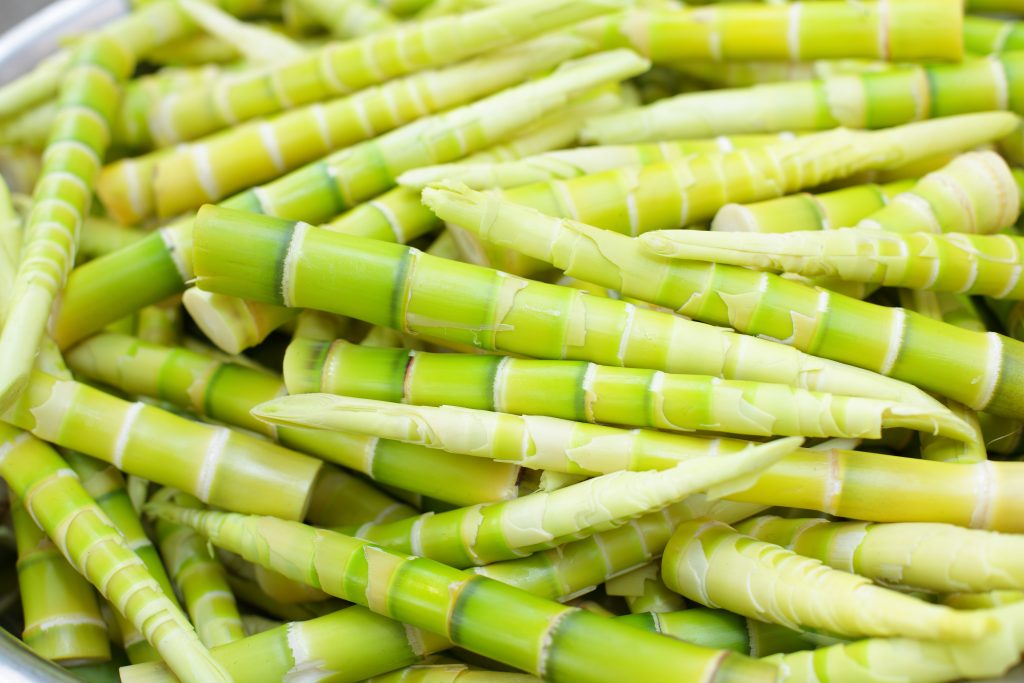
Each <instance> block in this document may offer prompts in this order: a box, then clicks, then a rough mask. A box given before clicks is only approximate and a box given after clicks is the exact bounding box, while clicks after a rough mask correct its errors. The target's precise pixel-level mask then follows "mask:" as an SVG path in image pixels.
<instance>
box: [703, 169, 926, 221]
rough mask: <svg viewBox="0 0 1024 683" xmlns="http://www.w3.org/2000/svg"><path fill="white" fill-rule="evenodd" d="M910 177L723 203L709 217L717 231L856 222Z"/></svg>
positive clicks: (907, 186) (886, 201)
mask: <svg viewBox="0 0 1024 683" xmlns="http://www.w3.org/2000/svg"><path fill="white" fill-rule="evenodd" d="M914 183H915V181H914V180H898V181H896V182H893V183H888V184H885V185H876V184H873V183H872V184H866V185H855V186H853V187H845V188H842V189H840V190H833V191H831V192H822V193H820V194H812V193H809V192H801V193H798V194H791V195H786V196H785V197H778V198H777V199H766V200H764V201H761V202H752V203H749V204H726V205H725V206H723V207H722V208H721V209H719V210H718V213H716V214H715V218H714V220H712V221H711V229H712V230H716V231H719V232H760V233H773V234H774V233H783V232H799V231H802V230H832V229H835V228H842V227H848V226H852V225H856V224H857V223H858V222H860V221H861V220H862V219H864V218H867V217H868V216H870V215H871V214H873V213H875V212H876V211H879V210H880V209H882V208H884V207H885V206H888V205H889V203H890V202H892V200H893V198H894V197H896V196H897V195H899V194H901V193H903V192H904V191H906V190H909V189H910V188H911V187H913V185H914Z"/></svg>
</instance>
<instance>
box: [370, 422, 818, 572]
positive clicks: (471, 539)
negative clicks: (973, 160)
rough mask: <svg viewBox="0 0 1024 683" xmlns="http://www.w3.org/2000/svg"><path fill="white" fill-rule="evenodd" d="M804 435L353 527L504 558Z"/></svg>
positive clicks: (644, 506) (462, 559)
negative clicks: (652, 468)
mask: <svg viewBox="0 0 1024 683" xmlns="http://www.w3.org/2000/svg"><path fill="white" fill-rule="evenodd" d="M538 438H539V439H543V436H538ZM801 443H803V440H802V439H800V438H798V437H789V438H786V439H780V440H777V441H774V442H772V443H770V444H765V445H763V446H760V447H756V448H753V449H750V450H747V451H743V452H740V453H737V454H733V455H729V456H726V457H715V456H709V457H705V458H697V459H694V460H690V461H685V462H681V463H680V464H678V465H676V466H675V467H672V468H670V469H668V470H666V471H663V472H658V471H647V472H627V471H620V472H613V473H611V474H606V475H603V476H598V477H594V478H592V479H586V480H584V481H581V482H579V483H577V484H572V485H570V486H566V487H565V488H561V489H558V490H556V491H551V492H541V491H539V492H537V493H533V494H530V495H528V496H523V497H522V498H518V499H516V500H513V501H508V502H503V503H495V504H492V505H483V506H474V507H471V508H460V509H457V510H451V511H449V512H443V513H439V514H433V513H427V514H425V515H421V516H419V517H414V518H410V519H407V520H401V521H398V522H391V523H387V524H380V525H376V524H370V525H364V526H362V527H360V528H359V529H358V530H357V531H356V532H355V535H357V536H359V537H360V538H365V539H367V540H369V541H373V542H375V543H379V544H380V545H382V546H385V547H387V548H390V549H391V550H394V551H396V552H403V553H410V554H414V555H418V556H420V557H427V558H430V559H432V560H436V561H438V562H442V563H444V564H447V565H449V566H453V567H459V568H462V567H469V566H473V565H485V564H490V563H492V562H500V561H502V560H509V559H514V558H516V557H522V556H525V555H528V554H530V553H534V552H537V551H539V550H546V549H548V548H554V547H558V546H560V545H562V544H564V543H566V542H568V541H572V540H576V539H579V538H582V537H584V536H589V535H592V534H594V533H597V532H601V531H607V530H609V529H613V528H616V527H619V526H622V525H623V524H626V523H627V522H629V521H630V520H632V519H635V518H636V517H640V516H642V515H645V514H650V513H652V512H656V511H658V510H660V509H663V508H665V507H667V506H668V505H671V504H672V503H674V502H677V501H679V500H682V499H683V498H685V497H687V496H689V495H691V494H693V493H697V492H700V491H705V490H711V491H718V490H719V488H720V487H726V488H728V487H730V485H731V484H732V482H734V481H736V480H738V479H741V478H742V479H744V480H745V479H747V478H749V475H751V474H754V473H756V472H758V471H760V470H762V469H764V468H765V467H767V466H769V465H771V464H772V463H774V462H777V461H778V460H779V459H780V458H782V457H784V456H785V455H788V454H789V453H792V452H793V451H794V450H795V449H796V448H797V447H799V446H800V444H801Z"/></svg>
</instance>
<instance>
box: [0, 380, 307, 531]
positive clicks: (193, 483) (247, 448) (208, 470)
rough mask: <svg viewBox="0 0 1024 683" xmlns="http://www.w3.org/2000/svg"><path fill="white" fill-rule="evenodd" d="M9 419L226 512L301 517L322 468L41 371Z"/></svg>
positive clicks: (259, 443)
mask: <svg viewBox="0 0 1024 683" xmlns="http://www.w3.org/2000/svg"><path fill="white" fill-rule="evenodd" d="M4 419H5V420H7V421H8V422H10V423H11V424H15V425H18V426H20V427H22V428H24V429H28V430H29V431H32V432H33V433H34V434H35V435H36V436H38V437H40V438H43V439H46V440H48V441H51V442H53V443H55V444H58V445H60V446H63V447H65V448H70V449H72V450H76V451H80V452H82V453H86V454H88V455H91V456H93V457H94V458H99V459H100V460H103V461H104V462H108V463H110V464H112V465H114V466H115V467H117V468H118V469H121V470H123V471H124V472H127V473H129V474H135V475H138V476H141V477H143V478H145V479H148V480H150V481H155V482H158V483H160V484H163V485H165V486H172V487H174V488H178V489H180V490H183V491H187V492H189V493H191V494H193V495H195V496H196V497H197V498H200V499H201V500H204V501H205V502H209V503H211V504H213V505H218V506H220V507H224V508H227V509H239V510H257V511H260V512H268V513H272V514H275V515H278V516H281V517H286V518H294V519H302V518H303V516H304V515H305V512H306V508H307V507H308V505H309V496H310V493H311V491H312V489H313V483H314V482H315V480H316V477H317V474H318V471H319V468H320V462H319V461H317V460H314V459H313V458H310V457H308V456H304V455H300V454H298V453H294V452H292V451H289V450H286V449H284V448H281V447H280V446H277V445H275V444H272V443H269V442H267V441H264V440H262V439H258V438H256V437H253V436H249V435H246V434H243V433H241V432H236V431H233V430H231V429H228V428H227V427H212V426H209V425H204V424H201V423H198V422H192V421H190V420H187V419H185V418H182V417H179V416H177V415H173V414H171V413H169V412H166V411H164V410H161V409H159V408H156V407H154V406H150V405H146V404H143V403H130V402H128V401H124V400H121V399H119V398H115V397H114V396H111V395H109V394H105V393H104V392H102V391H99V390H98V389H94V388H92V387H89V386H86V385H84V384H81V383H78V382H72V381H68V380H59V379H55V378H53V377H51V376H49V375H45V374H43V373H40V372H36V373H35V374H33V376H32V381H31V382H30V384H29V387H28V389H27V390H26V391H25V392H24V394H23V395H22V398H21V399H20V400H19V401H18V403H17V404H15V406H14V408H13V409H12V410H11V411H9V412H8V413H6V414H5V415H4Z"/></svg>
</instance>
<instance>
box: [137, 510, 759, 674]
mask: <svg viewBox="0 0 1024 683" xmlns="http://www.w3.org/2000/svg"><path fill="white" fill-rule="evenodd" d="M761 509H762V508H760V507H758V506H751V505H746V504H736V503H723V502H717V503H712V502H710V501H708V500H707V499H706V498H705V497H704V496H692V497H690V498H688V499H686V500H685V501H682V502H680V503H676V504H675V505H672V506H670V507H668V508H666V509H665V510H663V511H662V512H659V513H656V514H653V515H647V516H645V517H641V518H640V519H637V520H634V521H633V522H631V523H630V524H627V525H626V526H623V527H619V528H618V529H614V530H612V531H607V532H604V533H601V534H597V535H595V536H591V537H589V538H586V539H583V540H580V541H575V542H572V543H568V544H566V545H564V546H561V547H560V548H556V549H552V550H548V551H544V552H540V553H535V554H533V555H531V556H529V557H526V558H523V559H519V560H510V561H507V562H500V563H497V564H492V565H488V566H487V567H477V568H475V569H474V570H472V571H474V572H475V573H477V574H482V575H484V576H489V577H491V578H494V579H496V580H499V581H502V582H504V583H508V584H510V585H512V586H516V587H519V588H522V589H524V590H527V591H529V592H530V593H533V594H534V595H537V596H539V597H543V598H547V599H550V600H567V599H569V598H570V597H572V596H573V595H578V594H583V593H586V592H588V591H590V590H593V589H594V588H595V587H596V586H597V585H599V584H600V583H602V582H603V581H605V580H606V579H608V578H611V577H613V576H615V575H617V574H621V573H622V572H625V571H628V570H629V569H632V568H634V567H636V566H638V565H641V564H644V563H646V562H649V561H650V560H651V559H653V558H655V557H657V556H658V555H660V554H661V551H662V549H663V548H664V547H665V544H666V543H667V542H668V539H669V537H671V535H672V530H673V529H674V528H675V526H676V525H677V524H679V523H680V522H681V521H684V520H687V519H693V518H695V517H699V516H703V515H706V516H710V517H712V518H715V519H721V520H723V521H726V522H734V521H737V520H740V519H744V518H746V517H749V516H750V515H751V514H755V513H756V512H757V511H758V510H761ZM293 632H294V633H295V634H297V635H299V636H301V637H302V640H303V644H304V645H305V646H306V647H304V648H302V649H301V650H293V649H291V648H290V647H289V642H291V641H290V640H289V634H290V633H293ZM338 642H344V643H348V644H349V647H345V648H339V647H337V646H336V644H337V643H338ZM693 642H695V643H696V644H699V645H704V646H706V647H714V648H720V647H726V645H723V644H721V643H718V642H708V641H707V640H701V639H693ZM447 646H448V644H447V643H446V642H445V641H443V640H441V639H438V638H437V637H435V636H430V635H429V634H425V633H423V632H422V631H419V630H416V629H408V628H406V627H404V626H403V625H401V624H399V623H397V622H393V621H391V620H389V619H384V618H382V617H378V616H377V615H374V614H372V613H371V612H369V611H368V610H366V609H364V608H362V607H353V608H349V609H346V610H341V611H338V612H335V613H333V614H330V615H326V616H323V617H321V618H317V619H313V620H310V621H308V622H307V623H306V624H303V625H301V626H297V625H294V624H293V625H287V626H284V627H281V628H278V629H275V630H274V631H273V632H271V633H269V634H267V635H263V636H261V638H249V639H246V640H245V641H241V642H238V643H234V644H232V645H230V646H227V647H224V648H215V649H214V650H213V654H214V656H215V657H217V658H218V659H220V660H221V661H224V662H225V663H226V665H228V666H230V667H232V668H231V673H232V674H233V675H234V676H235V677H236V678H238V679H240V680H245V681H248V682H250V683H276V682H277V681H280V680H281V679H282V678H283V677H284V675H285V673H286V672H287V671H289V670H291V669H293V668H294V669H297V670H302V669H306V668H310V667H313V668H315V669H316V670H317V671H323V672H327V673H330V674H331V675H332V679H333V680H336V681H337V683H349V682H354V681H359V680H362V679H364V678H367V677H369V676H374V675H378V674H382V673H385V672H387V671H390V670H393V669H395V668H398V667H402V666H408V665H410V664H413V663H415V662H417V661H419V660H421V659H422V658H423V657H424V656H425V655H427V654H430V653H431V652H434V651H438V650H440V649H443V648H445V647H447ZM744 652H745V651H744ZM255 653H264V655H265V656H261V657H258V658H256V657H254V656H252V655H254V654H255ZM266 653H272V654H270V655H269V656H267V655H266ZM257 659H258V660H259V661H260V663H261V664H260V666H258V667H256V666H252V665H251V662H253V661H254V660H257ZM154 671H156V672H157V673H158V674H159V672H160V665H155V666H149V665H147V666H144V667H131V668H128V669H124V670H123V671H122V674H123V675H124V677H125V678H124V680H125V683H137V682H138V681H142V680H146V681H149V682H150V683H157V681H161V682H165V681H168V680H169V679H168V678H167V677H166V676H167V674H166V669H165V668H164V669H163V673H162V674H160V677H155V678H148V676H152V675H154V674H153V672H154ZM143 676H147V678H142V677H143Z"/></svg>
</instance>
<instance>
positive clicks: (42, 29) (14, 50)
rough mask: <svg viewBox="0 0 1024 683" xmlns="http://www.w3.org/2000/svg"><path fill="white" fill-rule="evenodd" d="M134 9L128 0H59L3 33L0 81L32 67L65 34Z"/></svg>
mask: <svg viewBox="0 0 1024 683" xmlns="http://www.w3.org/2000/svg"><path fill="white" fill-rule="evenodd" d="M130 10H131V5H130V4H129V2H128V0H59V2H55V3H53V4H52V5H50V6H49V7H46V8H45V9H43V10H41V11H39V12H37V13H36V14H33V15H32V16H31V17H29V18H28V19H26V20H25V21H23V22H21V23H20V24H18V25H17V26H15V27H14V28H12V29H10V30H9V31H7V32H6V33H4V34H3V35H2V36H0V84H3V83H7V82H9V81H12V80H14V79H15V78H17V77H18V76H20V75H22V74H24V73H26V72H27V71H29V70H30V69H31V68H32V67H33V66H35V65H36V64H38V63H39V62H40V61H41V60H42V59H43V58H45V57H47V56H48V55H51V54H53V53H54V52H56V51H57V49H58V48H59V47H60V41H61V39H62V38H63V37H65V36H71V35H74V34H77V33H82V32H83V31H88V30H89V29H91V28H95V27H97V26H100V25H102V24H105V23H107V22H109V21H111V20H112V19H115V18H117V17H119V16H121V15H124V14H127V13H128V12H129V11H130Z"/></svg>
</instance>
